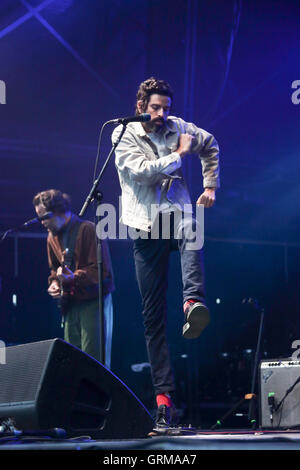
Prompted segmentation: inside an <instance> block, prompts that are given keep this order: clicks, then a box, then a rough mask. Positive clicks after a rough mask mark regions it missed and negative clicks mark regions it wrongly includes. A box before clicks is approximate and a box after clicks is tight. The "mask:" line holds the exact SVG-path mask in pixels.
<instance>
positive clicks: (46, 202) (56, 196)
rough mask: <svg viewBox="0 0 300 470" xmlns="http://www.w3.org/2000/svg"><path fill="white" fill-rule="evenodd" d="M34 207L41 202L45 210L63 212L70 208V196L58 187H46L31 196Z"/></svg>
mask: <svg viewBox="0 0 300 470" xmlns="http://www.w3.org/2000/svg"><path fill="white" fill-rule="evenodd" d="M32 202H33V205H34V207H36V206H38V205H40V204H42V205H43V206H44V207H45V209H46V211H51V212H54V213H56V214H65V213H66V212H69V211H70V210H71V198H70V196H69V195H68V194H66V193H62V192H61V191H59V190H58V189H47V190H46V191H41V192H39V193H37V194H36V195H35V196H34V198H33V201H32Z"/></svg>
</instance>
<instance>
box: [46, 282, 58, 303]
mask: <svg viewBox="0 0 300 470" xmlns="http://www.w3.org/2000/svg"><path fill="white" fill-rule="evenodd" d="M48 294H50V295H51V297H53V298H58V297H60V285H59V283H58V281H57V280H56V279H55V280H54V281H52V282H51V284H50V286H49V288H48Z"/></svg>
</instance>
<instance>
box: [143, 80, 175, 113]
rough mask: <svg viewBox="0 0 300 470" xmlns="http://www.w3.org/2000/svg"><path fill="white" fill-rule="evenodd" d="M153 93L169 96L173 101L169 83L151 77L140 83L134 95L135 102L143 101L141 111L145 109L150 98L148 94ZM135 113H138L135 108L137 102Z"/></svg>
mask: <svg viewBox="0 0 300 470" xmlns="http://www.w3.org/2000/svg"><path fill="white" fill-rule="evenodd" d="M153 94H158V95H165V96H169V97H170V98H171V101H172V102H173V90H172V88H171V87H170V85H169V83H168V82H166V81H165V80H157V79H156V78H154V77H151V78H148V79H147V80H145V81H144V82H142V83H141V84H140V86H139V89H138V92H137V95H136V100H137V102H138V101H142V102H143V104H142V111H143V112H145V111H146V109H147V106H148V103H149V100H150V96H151V95H153ZM135 113H136V114H140V112H139V110H138V108H137V103H136V109H135Z"/></svg>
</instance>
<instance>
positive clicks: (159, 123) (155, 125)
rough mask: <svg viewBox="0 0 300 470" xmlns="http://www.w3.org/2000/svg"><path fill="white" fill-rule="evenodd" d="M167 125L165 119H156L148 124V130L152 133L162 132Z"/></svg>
mask: <svg viewBox="0 0 300 470" xmlns="http://www.w3.org/2000/svg"><path fill="white" fill-rule="evenodd" d="M165 124H166V121H165V120H164V119H154V120H153V121H150V122H149V123H147V126H146V127H147V129H148V130H149V131H150V132H160V131H161V130H162V129H164V127H165Z"/></svg>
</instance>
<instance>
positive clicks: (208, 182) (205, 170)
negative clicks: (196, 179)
mask: <svg viewBox="0 0 300 470" xmlns="http://www.w3.org/2000/svg"><path fill="white" fill-rule="evenodd" d="M185 125H186V126H185V132H186V133H188V134H191V135H193V137H194V143H193V145H192V149H191V153H194V154H197V155H198V156H199V158H200V161H201V165H202V176H203V187H204V188H218V187H219V186H220V177H219V145H218V142H217V141H216V139H215V138H214V136H213V135H212V134H210V133H209V132H207V131H205V130H204V129H201V128H200V127H197V126H195V125H194V124H192V123H185Z"/></svg>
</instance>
